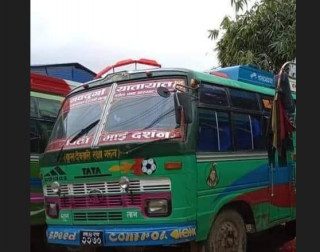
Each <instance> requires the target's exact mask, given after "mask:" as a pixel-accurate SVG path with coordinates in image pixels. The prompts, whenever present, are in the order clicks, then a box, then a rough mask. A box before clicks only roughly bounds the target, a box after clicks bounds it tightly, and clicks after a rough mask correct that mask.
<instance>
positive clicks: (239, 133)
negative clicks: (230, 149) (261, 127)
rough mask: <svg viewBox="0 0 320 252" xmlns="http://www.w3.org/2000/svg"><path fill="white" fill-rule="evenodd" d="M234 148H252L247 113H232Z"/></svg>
mask: <svg viewBox="0 0 320 252" xmlns="http://www.w3.org/2000/svg"><path fill="white" fill-rule="evenodd" d="M233 122H234V134H235V136H234V137H235V141H234V144H235V150H251V149H253V144H252V135H251V126H250V118H249V115H246V114H234V117H233Z"/></svg>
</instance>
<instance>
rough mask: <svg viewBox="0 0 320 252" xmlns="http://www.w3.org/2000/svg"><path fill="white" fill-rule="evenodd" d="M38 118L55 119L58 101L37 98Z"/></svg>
mask: <svg viewBox="0 0 320 252" xmlns="http://www.w3.org/2000/svg"><path fill="white" fill-rule="evenodd" d="M38 104H39V113H40V117H43V118H56V117H57V115H58V112H59V109H60V106H61V102H60V101H56V100H49V99H43V98H38Z"/></svg>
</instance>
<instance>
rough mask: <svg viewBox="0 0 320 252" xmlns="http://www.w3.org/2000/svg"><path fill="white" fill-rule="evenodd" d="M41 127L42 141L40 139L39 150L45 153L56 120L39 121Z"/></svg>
mask: <svg viewBox="0 0 320 252" xmlns="http://www.w3.org/2000/svg"><path fill="white" fill-rule="evenodd" d="M38 123H39V128H40V141H39V151H40V153H43V152H44V150H45V148H46V147H47V144H48V141H49V137H50V135H51V132H52V129H53V125H54V122H52V121H51V122H48V121H39V122H38Z"/></svg>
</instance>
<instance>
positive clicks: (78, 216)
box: [73, 211, 122, 222]
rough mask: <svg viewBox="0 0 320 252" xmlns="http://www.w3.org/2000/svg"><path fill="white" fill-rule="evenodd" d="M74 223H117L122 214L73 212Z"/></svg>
mask: <svg viewBox="0 0 320 252" xmlns="http://www.w3.org/2000/svg"><path fill="white" fill-rule="evenodd" d="M73 220H74V221H75V222H83V221H119V220H122V212H115V211H113V212H74V213H73Z"/></svg>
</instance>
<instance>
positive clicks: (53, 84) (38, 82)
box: [30, 73, 82, 96]
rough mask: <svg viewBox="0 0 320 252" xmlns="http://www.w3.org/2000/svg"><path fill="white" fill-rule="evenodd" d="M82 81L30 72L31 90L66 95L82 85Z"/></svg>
mask: <svg viewBox="0 0 320 252" xmlns="http://www.w3.org/2000/svg"><path fill="white" fill-rule="evenodd" d="M81 84H82V83H80V82H75V81H69V80H64V79H58V78H55V77H51V76H45V75H41V74H35V73H30V89H31V91H38V92H44V93H49V94H56V95H62V96H66V95H67V94H68V93H69V92H70V91H71V90H72V89H73V88H75V87H77V86H79V85H81Z"/></svg>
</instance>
